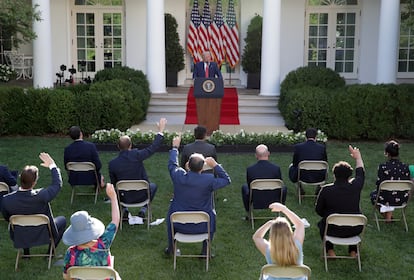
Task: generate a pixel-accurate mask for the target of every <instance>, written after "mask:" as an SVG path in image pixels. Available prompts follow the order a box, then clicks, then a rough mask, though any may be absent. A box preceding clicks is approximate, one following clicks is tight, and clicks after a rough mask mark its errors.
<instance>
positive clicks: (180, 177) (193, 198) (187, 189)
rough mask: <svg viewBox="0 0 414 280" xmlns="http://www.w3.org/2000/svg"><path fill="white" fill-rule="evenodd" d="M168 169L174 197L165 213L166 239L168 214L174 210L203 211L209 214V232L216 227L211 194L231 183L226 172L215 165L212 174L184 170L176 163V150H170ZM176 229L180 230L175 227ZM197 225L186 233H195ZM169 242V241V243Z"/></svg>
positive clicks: (168, 228) (168, 222)
mask: <svg viewBox="0 0 414 280" xmlns="http://www.w3.org/2000/svg"><path fill="white" fill-rule="evenodd" d="M168 170H169V172H170V176H171V180H172V182H173V185H174V198H173V200H172V201H171V204H170V208H169V210H168V215H167V230H168V239H169V241H170V242H171V225H170V215H171V213H173V212H176V211H205V212H207V213H208V214H209V215H210V224H211V232H215V229H216V215H215V211H213V210H214V209H213V202H212V195H213V192H214V191H215V190H218V189H220V188H224V187H225V186H227V185H229V184H230V183H231V180H230V177H229V175H228V174H227V172H226V171H225V170H224V169H223V167H221V166H220V165H217V166H216V167H215V168H214V172H215V174H216V176H217V177H214V175H213V174H207V173H201V174H200V173H196V172H192V171H189V172H187V171H185V170H184V169H183V168H181V167H180V166H179V164H178V150H177V149H172V150H171V151H170V159H169V161H168ZM186 228H187V229H189V227H188V226H186ZM176 230H177V231H181V232H182V230H180V229H177V228H176ZM198 230H200V228H199V227H197V226H194V227H193V228H192V229H190V230H189V231H188V230H187V231H186V232H187V233H197V232H198ZM169 244H171V243H169Z"/></svg>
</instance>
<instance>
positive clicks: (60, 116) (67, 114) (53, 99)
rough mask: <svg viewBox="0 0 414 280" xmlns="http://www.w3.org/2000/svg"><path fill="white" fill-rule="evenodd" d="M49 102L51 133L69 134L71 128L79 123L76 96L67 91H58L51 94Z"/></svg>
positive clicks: (48, 114) (48, 115)
mask: <svg viewBox="0 0 414 280" xmlns="http://www.w3.org/2000/svg"><path fill="white" fill-rule="evenodd" d="M69 88H71V87H68V89H69ZM49 102H50V105H49V111H48V112H47V121H48V123H49V126H50V129H51V131H52V132H54V133H62V134H65V133H67V131H68V129H69V127H70V126H72V124H76V123H77V116H76V111H77V110H76V109H77V102H76V100H75V94H74V93H73V92H71V91H70V90H67V89H58V90H55V91H53V92H52V93H51V94H50V96H49Z"/></svg>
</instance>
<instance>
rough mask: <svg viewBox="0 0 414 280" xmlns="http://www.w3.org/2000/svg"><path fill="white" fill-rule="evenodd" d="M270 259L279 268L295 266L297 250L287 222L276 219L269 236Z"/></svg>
mask: <svg viewBox="0 0 414 280" xmlns="http://www.w3.org/2000/svg"><path fill="white" fill-rule="evenodd" d="M269 243H270V258H271V259H272V261H273V263H275V264H277V265H279V266H289V265H296V264H297V261H298V257H299V249H298V248H297V247H296V244H295V241H294V239H293V231H292V228H291V226H290V223H289V222H288V220H287V219H286V218H284V217H278V218H276V221H275V222H274V223H273V225H272V227H271V228H270V234H269Z"/></svg>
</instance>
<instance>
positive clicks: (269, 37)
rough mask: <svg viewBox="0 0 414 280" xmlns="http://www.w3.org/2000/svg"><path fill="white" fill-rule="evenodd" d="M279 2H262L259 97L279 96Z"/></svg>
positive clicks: (265, 0) (267, 0)
mask: <svg viewBox="0 0 414 280" xmlns="http://www.w3.org/2000/svg"><path fill="white" fill-rule="evenodd" d="M281 9H282V2H281V0H264V3H263V30H262V68H261V72H260V73H261V78H260V95H266V96H276V95H279V94H280V17H281Z"/></svg>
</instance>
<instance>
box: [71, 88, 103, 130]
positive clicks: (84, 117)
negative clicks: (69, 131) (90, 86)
mask: <svg viewBox="0 0 414 280" xmlns="http://www.w3.org/2000/svg"><path fill="white" fill-rule="evenodd" d="M75 96H76V97H75V100H76V119H77V120H76V123H73V124H70V125H69V126H68V127H70V126H72V125H79V126H80V127H81V128H82V132H83V133H84V134H86V135H89V134H91V133H93V132H94V131H95V130H97V129H100V128H101V116H102V111H104V110H109V109H110V107H109V106H108V107H105V106H104V104H103V102H102V98H101V94H100V93H99V92H96V91H85V92H79V93H76V94H75Z"/></svg>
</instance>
